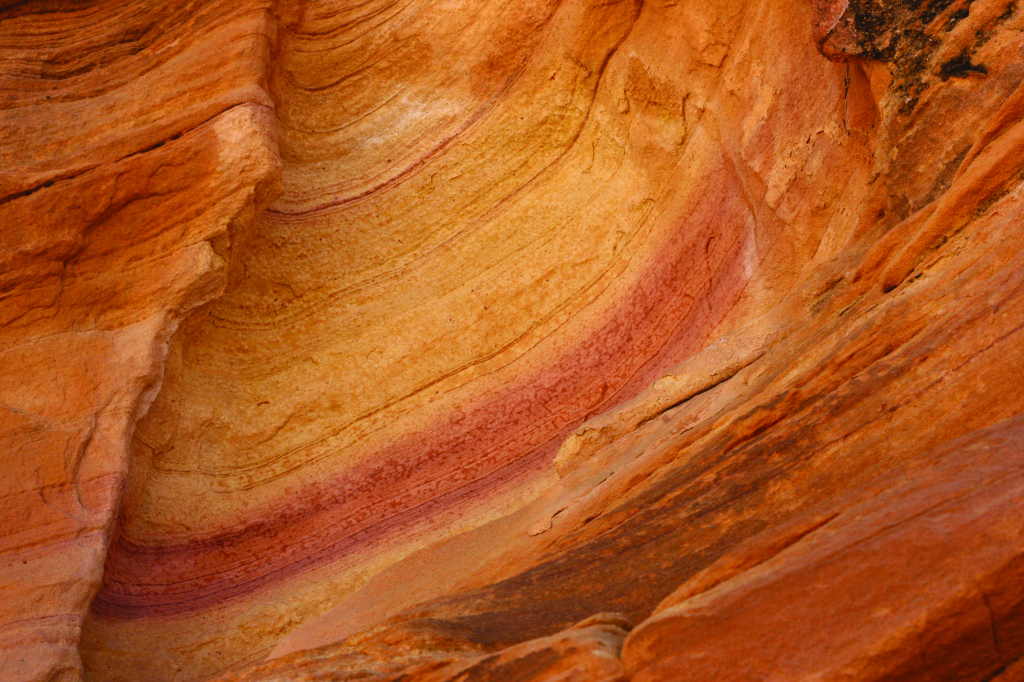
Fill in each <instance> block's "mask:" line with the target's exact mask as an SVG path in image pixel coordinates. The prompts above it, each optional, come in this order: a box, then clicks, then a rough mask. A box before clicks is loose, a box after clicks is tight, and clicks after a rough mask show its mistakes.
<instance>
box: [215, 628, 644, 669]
mask: <svg viewBox="0 0 1024 682" xmlns="http://www.w3.org/2000/svg"><path fill="white" fill-rule="evenodd" d="M630 627H631V624H630V622H629V620H628V619H626V618H624V617H623V616H621V615H618V614H609V613H602V614H597V615H595V616H591V617H590V618H587V619H585V620H583V621H581V622H579V623H577V624H576V625H574V626H573V627H571V628H569V629H567V630H564V631H562V632H558V633H556V634H554V635H551V636H550V637H543V638H540V639H535V640H530V641H527V642H523V643H521V644H516V645H514V646H510V647H508V648H506V649H502V650H498V651H494V652H490V653H487V652H484V651H482V650H481V649H482V647H480V646H474V645H472V644H471V643H469V642H467V641H464V640H460V639H459V637H458V635H457V630H456V631H454V632H453V630H452V629H451V628H446V627H444V626H443V625H440V626H438V625H435V624H432V623H416V621H413V622H412V624H411V626H410V624H407V623H402V622H398V623H388V624H385V625H382V626H380V627H378V628H376V629H375V630H373V631H371V632H370V633H368V634H366V635H361V636H357V637H353V638H350V639H349V640H348V641H346V642H344V643H342V644H339V645H336V646H326V647H322V648H320V649H315V650H312V651H303V652H299V653H295V654H291V655H290V656H285V657H282V658H277V659H275V660H273V661H271V662H270V663H267V664H265V665H262V666H258V667H256V668H255V669H252V670H249V671H246V672H245V673H242V674H240V675H235V674H229V675H226V676H224V677H222V678H218V680H219V682H232V681H234V682H241V681H242V680H246V681H249V682H256V681H258V680H264V681H267V682H269V681H270V680H280V679H288V680H294V681H295V682H301V681H303V680H310V681H312V680H320V679H325V678H329V679H332V680H339V682H340V681H341V680H349V679H352V680H357V679H358V680H374V682H378V681H379V682H399V680H401V681H403V682H448V681H451V682H454V681H455V680H474V681H479V682H484V681H486V680H494V681H495V682H498V681H500V680H519V681H520V682H540V681H541V680H564V682H625V680H626V676H625V671H624V670H623V667H622V663H621V662H620V660H619V656H620V654H621V651H622V641H623V639H624V638H625V637H626V635H627V634H628V630H629V628H630Z"/></svg>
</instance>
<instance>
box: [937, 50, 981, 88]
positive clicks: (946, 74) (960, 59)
mask: <svg viewBox="0 0 1024 682" xmlns="http://www.w3.org/2000/svg"><path fill="white" fill-rule="evenodd" d="M987 73H988V69H987V68H986V67H985V65H984V64H973V63H971V57H970V55H969V54H968V53H966V52H964V53H962V54H960V55H957V56H956V57H953V59H950V60H949V61H948V62H946V63H945V64H943V65H942V66H941V67H940V68H939V78H941V79H942V80H943V81H948V80H949V79H950V78H967V77H968V76H972V75H978V74H981V75H985V74H987Z"/></svg>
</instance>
